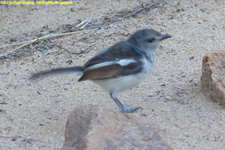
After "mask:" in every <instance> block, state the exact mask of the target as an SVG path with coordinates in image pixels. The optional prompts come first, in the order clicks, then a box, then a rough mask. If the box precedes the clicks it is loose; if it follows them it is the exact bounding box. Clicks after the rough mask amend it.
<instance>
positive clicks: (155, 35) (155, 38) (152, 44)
mask: <svg viewBox="0 0 225 150" xmlns="http://www.w3.org/2000/svg"><path fill="white" fill-rule="evenodd" d="M171 37H172V36H171V35H168V34H165V35H162V34H161V33H159V32H157V31H155V30H153V29H143V30H139V31H137V32H135V33H134V34H133V35H131V36H130V38H129V39H128V42H129V43H130V44H131V45H134V46H136V47H138V48H139V49H141V50H143V51H149V50H151V51H154V50H155V49H156V47H157V46H158V44H159V42H160V41H162V40H165V39H168V38H171Z"/></svg>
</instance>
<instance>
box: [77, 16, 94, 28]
mask: <svg viewBox="0 0 225 150" xmlns="http://www.w3.org/2000/svg"><path fill="white" fill-rule="evenodd" d="M91 20H92V17H91V18H90V19H88V20H87V22H86V23H85V24H84V25H83V26H82V27H80V29H84V28H85V27H86V26H87V25H88V24H89V23H90V22H91Z"/></svg>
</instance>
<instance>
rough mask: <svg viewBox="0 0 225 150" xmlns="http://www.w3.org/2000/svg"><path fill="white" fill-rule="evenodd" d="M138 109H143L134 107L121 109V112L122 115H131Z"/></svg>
mask: <svg viewBox="0 0 225 150" xmlns="http://www.w3.org/2000/svg"><path fill="white" fill-rule="evenodd" d="M138 109H143V108H142V107H134V108H125V107H124V108H123V109H122V110H121V112H122V113H133V112H135V111H137V110H138Z"/></svg>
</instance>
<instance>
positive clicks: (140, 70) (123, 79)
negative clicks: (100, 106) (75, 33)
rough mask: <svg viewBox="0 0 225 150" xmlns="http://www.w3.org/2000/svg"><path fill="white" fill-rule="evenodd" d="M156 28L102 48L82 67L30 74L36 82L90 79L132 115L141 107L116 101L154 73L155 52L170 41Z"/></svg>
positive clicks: (143, 30)
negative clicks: (64, 76) (58, 77)
mask: <svg viewBox="0 0 225 150" xmlns="http://www.w3.org/2000/svg"><path fill="white" fill-rule="evenodd" d="M171 37H172V36H171V35H169V34H164V35H163V34H161V33H159V32H157V31H155V30H153V29H148V28H147V29H142V30H138V31H136V32H135V33H134V34H131V35H130V36H129V38H128V39H126V40H123V41H119V42H117V43H116V44H115V45H113V46H111V47H109V48H106V49H103V50H102V51H100V52H99V53H98V54H97V55H96V56H94V57H93V58H91V59H89V60H88V61H87V62H86V63H85V64H84V65H83V66H74V67H66V68H55V69H50V70H45V71H41V72H37V73H34V74H32V75H31V77H30V79H32V80H34V79H37V78H40V77H44V76H49V75H53V74H61V73H69V72H78V73H81V77H80V79H79V80H78V82H81V81H86V80H91V81H93V82H94V83H96V84H98V85H99V86H100V87H101V88H102V89H103V90H104V91H106V92H107V93H109V95H110V97H111V98H112V100H113V101H114V102H115V103H116V104H117V105H118V106H119V108H120V111H121V112H123V113H133V112H135V111H137V110H138V109H142V107H132V108H127V107H125V106H124V105H123V104H122V103H121V102H120V101H119V99H118V98H117V95H118V93H120V92H122V91H125V90H127V89H130V88H132V87H134V86H136V85H137V84H139V83H141V82H142V81H143V80H144V79H146V78H147V77H148V76H149V74H150V73H151V72H152V71H153V69H154V66H155V61H156V49H157V46H158V45H159V43H160V42H161V41H163V40H165V39H168V38H171Z"/></svg>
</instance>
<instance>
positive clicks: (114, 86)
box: [93, 53, 155, 93]
mask: <svg viewBox="0 0 225 150" xmlns="http://www.w3.org/2000/svg"><path fill="white" fill-rule="evenodd" d="M149 59H151V60H148V59H146V58H145V59H142V63H143V70H142V71H141V72H140V73H137V74H134V75H127V76H120V77H117V78H111V79H104V80H94V81H93V82H94V83H96V84H98V85H100V86H101V88H102V89H103V90H105V91H106V92H108V93H119V92H121V91H124V90H126V89H130V88H131V87H133V86H135V85H137V84H139V83H140V82H142V81H143V80H144V79H146V78H147V77H148V76H149V74H150V73H151V72H152V71H153V69H154V64H155V53H151V54H149Z"/></svg>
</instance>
